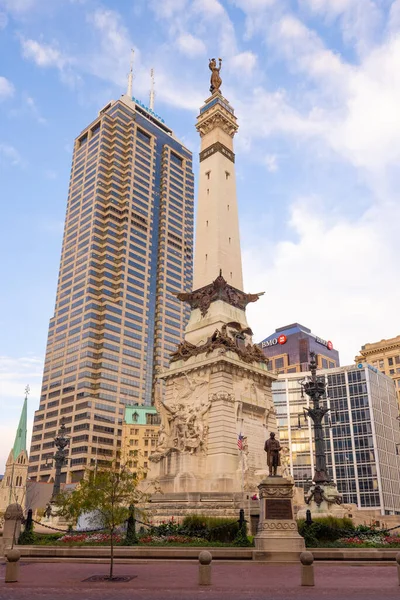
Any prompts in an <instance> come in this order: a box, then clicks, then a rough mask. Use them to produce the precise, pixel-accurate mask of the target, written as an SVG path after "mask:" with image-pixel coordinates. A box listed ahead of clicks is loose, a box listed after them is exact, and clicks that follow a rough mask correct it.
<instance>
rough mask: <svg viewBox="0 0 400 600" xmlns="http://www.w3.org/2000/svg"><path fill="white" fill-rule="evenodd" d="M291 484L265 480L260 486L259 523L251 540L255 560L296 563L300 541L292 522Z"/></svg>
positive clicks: (301, 542) (300, 549)
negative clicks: (252, 541) (253, 543)
mask: <svg viewBox="0 0 400 600" xmlns="http://www.w3.org/2000/svg"><path fill="white" fill-rule="evenodd" d="M293 488H294V484H293V481H291V480H290V479H286V478H285V477H267V478H266V479H264V481H262V482H261V483H260V485H259V486H258V489H259V490H260V521H259V524H258V530H257V535H256V536H255V539H254V541H255V546H256V550H255V552H254V558H255V560H263V561H271V562H298V561H299V557H300V554H301V552H303V551H304V550H305V543H304V539H303V538H302V537H301V535H300V534H299V532H298V530H297V523H296V521H295V520H294V518H293Z"/></svg>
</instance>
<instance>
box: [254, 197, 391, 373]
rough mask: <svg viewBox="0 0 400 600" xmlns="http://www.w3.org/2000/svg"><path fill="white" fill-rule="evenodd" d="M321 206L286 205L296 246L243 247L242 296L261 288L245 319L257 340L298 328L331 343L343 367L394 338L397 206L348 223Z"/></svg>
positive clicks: (311, 201)
mask: <svg viewBox="0 0 400 600" xmlns="http://www.w3.org/2000/svg"><path fill="white" fill-rule="evenodd" d="M322 200H323V199H322V198H318V197H309V198H297V199H296V200H295V201H294V202H293V203H292V205H291V208H290V221H289V225H290V228H291V234H292V235H291V237H294V238H295V239H296V241H293V240H291V239H289V238H288V237H286V239H285V238H283V239H282V238H281V240H280V241H279V242H278V243H277V244H276V245H275V244H274V245H272V244H269V243H268V240H266V239H262V240H261V239H258V240H254V237H253V240H254V241H253V242H250V240H248V242H247V244H246V245H245V246H244V252H243V256H244V273H245V279H246V282H245V287H246V290H248V291H260V290H263V289H265V290H266V294H265V296H263V297H262V298H261V299H260V301H259V302H257V303H256V304H255V305H251V306H250V305H249V308H248V321H249V324H250V325H251V327H252V329H253V331H255V339H256V340H257V341H259V340H261V339H263V337H266V336H267V335H269V334H270V333H272V332H273V331H274V329H275V328H276V327H281V326H284V325H287V324H289V323H292V322H295V321H297V322H300V323H302V324H304V325H306V326H308V327H310V328H311V329H312V330H313V331H314V332H315V333H316V334H317V335H320V336H321V337H323V338H324V339H332V341H333V342H334V345H335V347H336V348H338V349H339V351H340V350H342V355H341V362H342V364H351V363H352V362H353V359H354V357H355V355H356V354H357V353H358V351H359V349H360V346H361V345H362V344H364V343H366V342H367V341H375V340H380V339H382V338H383V337H385V336H386V337H392V336H393V335H394V334H395V333H396V332H393V318H392V315H394V314H396V311H397V308H396V307H397V303H398V298H399V297H400V281H399V279H398V277H397V275H396V273H397V266H396V253H394V252H393V249H394V248H395V247H396V242H395V239H396V237H395V236H396V232H395V229H396V225H395V224H394V223H397V222H398V219H399V218H400V208H399V207H395V208H394V210H393V207H389V206H387V207H380V208H376V207H374V208H371V209H368V210H367V211H366V212H365V213H364V214H363V215H361V216H360V217H359V218H358V219H356V220H351V219H348V218H346V217H345V216H340V217H338V216H337V215H333V214H332V213H329V212H328V211H326V210H324V208H323V206H324V204H323V202H322ZM260 218H261V220H262V216H260ZM393 221H394V222H393ZM260 247H263V251H262V252H260ZM382 265H385V268H382ZM266 315H270V316H269V317H267V318H266ZM272 315H273V317H272ZM374 315H375V316H378V315H379V317H378V318H374ZM385 315H387V317H385ZM366 336H367V337H368V339H366Z"/></svg>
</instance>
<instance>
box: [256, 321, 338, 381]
mask: <svg viewBox="0 0 400 600" xmlns="http://www.w3.org/2000/svg"><path fill="white" fill-rule="evenodd" d="M259 345H260V348H261V349H262V351H263V353H264V354H265V356H267V357H268V358H269V365H268V368H269V369H270V370H271V371H274V372H276V373H300V372H302V371H307V370H308V363H309V356H310V352H315V354H316V355H317V366H318V368H319V369H333V368H335V367H338V366H339V365H340V362H339V353H338V351H337V350H335V349H334V347H333V344H332V342H331V341H329V340H325V339H323V338H321V337H318V336H317V335H315V334H314V333H312V332H311V329H308V327H304V325H300V324H299V323H292V325H286V327H279V328H278V329H276V330H275V331H274V333H272V334H271V335H270V336H268V337H267V338H265V339H264V340H263V341H262V342H261V343H260V344H259Z"/></svg>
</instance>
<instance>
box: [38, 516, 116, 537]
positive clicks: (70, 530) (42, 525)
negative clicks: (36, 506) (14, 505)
mask: <svg viewBox="0 0 400 600" xmlns="http://www.w3.org/2000/svg"><path fill="white" fill-rule="evenodd" d="M32 522H33V523H36V525H40V526H41V527H46V529H52V530H54V531H61V533H69V534H75V533H76V534H80V533H98V532H99V531H105V529H106V528H105V527H102V528H101V529H81V530H80V531H75V530H73V529H59V528H58V527H52V526H51V525H45V524H44V523H41V522H40V521H35V519H32Z"/></svg>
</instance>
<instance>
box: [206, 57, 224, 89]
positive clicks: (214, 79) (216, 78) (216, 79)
mask: <svg viewBox="0 0 400 600" xmlns="http://www.w3.org/2000/svg"><path fill="white" fill-rule="evenodd" d="M218 61H219V67H217V61H216V60H215V58H210V59H209V63H208V67H209V69H210V71H211V79H210V84H211V85H210V92H211V93H212V94H214V93H215V92H219V88H220V87H221V83H222V79H221V77H220V74H219V72H220V70H221V65H222V59H221V58H219V59H218Z"/></svg>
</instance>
